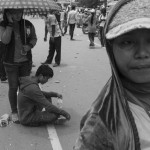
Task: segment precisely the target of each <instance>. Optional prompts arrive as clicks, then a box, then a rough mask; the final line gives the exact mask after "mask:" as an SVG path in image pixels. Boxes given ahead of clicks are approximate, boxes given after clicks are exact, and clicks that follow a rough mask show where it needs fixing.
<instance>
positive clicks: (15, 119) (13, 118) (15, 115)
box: [11, 113, 20, 124]
mask: <svg viewBox="0 0 150 150" xmlns="http://www.w3.org/2000/svg"><path fill="white" fill-rule="evenodd" d="M11 120H12V122H13V123H16V124H20V121H19V118H18V114H17V113H12V114H11Z"/></svg>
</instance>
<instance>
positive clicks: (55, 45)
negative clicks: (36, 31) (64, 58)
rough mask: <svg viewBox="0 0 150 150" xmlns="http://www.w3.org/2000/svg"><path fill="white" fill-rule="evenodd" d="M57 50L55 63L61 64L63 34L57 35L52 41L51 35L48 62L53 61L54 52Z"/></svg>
mask: <svg viewBox="0 0 150 150" xmlns="http://www.w3.org/2000/svg"><path fill="white" fill-rule="evenodd" d="M55 51H56V56H55V63H57V64H58V65H59V64H60V61H61V36H59V37H55V38H54V41H52V39H51V37H50V40H49V54H48V56H47V60H46V61H47V62H49V63H52V60H53V57H54V54H55Z"/></svg>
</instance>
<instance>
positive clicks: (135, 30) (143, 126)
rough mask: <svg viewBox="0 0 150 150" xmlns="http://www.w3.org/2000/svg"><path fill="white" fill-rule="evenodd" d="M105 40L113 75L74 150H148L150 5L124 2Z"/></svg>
mask: <svg viewBox="0 0 150 150" xmlns="http://www.w3.org/2000/svg"><path fill="white" fill-rule="evenodd" d="M104 36H105V46H106V50H107V53H108V56H109V59H110V64H111V68H112V76H111V78H110V80H109V81H108V82H107V84H106V85H105V87H104V88H103V90H102V92H101V93H100V94H99V96H98V98H97V99H96V100H95V101H94V103H93V104H92V106H91V109H90V110H89V111H88V113H86V115H85V116H84V117H83V118H82V121H81V131H80V136H79V138H78V139H77V142H76V144H75V147H74V150H149V149H150V128H149V127H150V114H149V112H150V1H149V0H120V1H119V2H118V3H117V4H116V5H115V6H114V8H113V9H112V10H111V12H110V13H109V15H108V18H107V21H106V25H105V33H104Z"/></svg>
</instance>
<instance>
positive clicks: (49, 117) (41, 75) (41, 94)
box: [18, 65, 70, 126]
mask: <svg viewBox="0 0 150 150" xmlns="http://www.w3.org/2000/svg"><path fill="white" fill-rule="evenodd" d="M52 77H53V70H52V69H51V68H50V67H49V66H48V65H41V66H40V67H39V68H38V69H37V71H36V74H35V76H27V77H21V78H20V91H19V94H18V111H19V112H18V115H19V121H20V123H21V124H22V125H26V126H40V125H45V124H48V123H55V122H57V121H58V119H59V117H60V116H63V117H64V118H65V119H66V120H70V115H69V114H68V113H67V112H66V111H65V110H62V109H60V108H57V107H56V106H55V105H53V104H52V102H51V98H52V97H58V98H62V95H61V94H59V93H55V92H45V91H41V89H40V87H39V83H41V84H45V83H46V82H48V80H49V79H50V78H52ZM43 108H45V111H42V109H43Z"/></svg>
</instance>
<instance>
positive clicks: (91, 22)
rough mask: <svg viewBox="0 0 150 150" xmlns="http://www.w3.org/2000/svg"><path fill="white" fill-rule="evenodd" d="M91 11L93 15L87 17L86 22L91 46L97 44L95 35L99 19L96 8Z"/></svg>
mask: <svg viewBox="0 0 150 150" xmlns="http://www.w3.org/2000/svg"><path fill="white" fill-rule="evenodd" d="M90 12H91V15H90V16H89V17H88V18H87V19H86V21H85V22H87V23H88V37H89V41H90V45H89V46H94V45H95V44H94V37H95V34H96V25H97V19H96V14H95V10H94V9H92V10H91V11H90Z"/></svg>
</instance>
